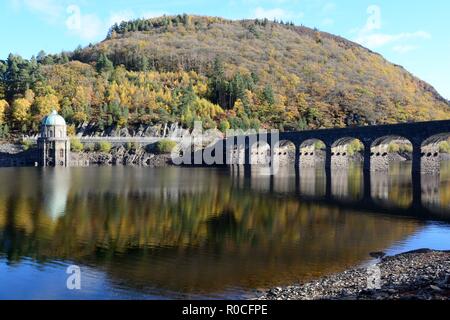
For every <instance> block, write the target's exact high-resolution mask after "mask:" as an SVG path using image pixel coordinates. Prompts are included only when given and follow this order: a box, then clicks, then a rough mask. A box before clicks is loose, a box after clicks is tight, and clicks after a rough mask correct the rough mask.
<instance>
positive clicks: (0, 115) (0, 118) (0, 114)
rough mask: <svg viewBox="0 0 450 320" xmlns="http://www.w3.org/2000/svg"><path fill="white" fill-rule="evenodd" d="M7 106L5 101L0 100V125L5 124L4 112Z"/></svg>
mask: <svg viewBox="0 0 450 320" xmlns="http://www.w3.org/2000/svg"><path fill="white" fill-rule="evenodd" d="M8 107H9V104H8V102H7V101H6V100H0V124H2V123H3V122H5V118H6V110H7V109H8Z"/></svg>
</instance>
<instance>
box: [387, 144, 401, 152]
mask: <svg viewBox="0 0 450 320" xmlns="http://www.w3.org/2000/svg"><path fill="white" fill-rule="evenodd" d="M388 152H389V153H398V152H400V146H399V145H398V144H396V143H393V142H392V143H390V144H389V146H388Z"/></svg>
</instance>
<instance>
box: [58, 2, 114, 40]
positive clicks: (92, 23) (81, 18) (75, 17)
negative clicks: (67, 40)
mask: <svg viewBox="0 0 450 320" xmlns="http://www.w3.org/2000/svg"><path fill="white" fill-rule="evenodd" d="M67 13H68V14H69V16H68V17H67V19H66V27H67V29H68V30H69V31H70V32H71V33H73V34H75V35H77V36H79V37H80V38H81V39H84V40H94V39H96V38H97V37H99V36H101V35H102V34H104V33H105V24H104V23H103V22H102V21H101V19H100V18H99V17H98V16H96V15H95V14H86V15H85V14H82V13H81V9H80V7H78V6H77V5H70V6H68V7H67Z"/></svg>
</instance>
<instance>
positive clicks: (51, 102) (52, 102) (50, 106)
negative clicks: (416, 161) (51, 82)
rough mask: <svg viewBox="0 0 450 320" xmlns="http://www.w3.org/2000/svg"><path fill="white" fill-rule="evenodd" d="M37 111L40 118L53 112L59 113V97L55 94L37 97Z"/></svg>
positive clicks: (35, 103) (35, 102)
mask: <svg viewBox="0 0 450 320" xmlns="http://www.w3.org/2000/svg"><path fill="white" fill-rule="evenodd" d="M34 105H35V106H36V110H37V113H38V115H39V116H42V117H43V116H45V115H47V114H49V113H50V112H52V111H53V110H56V111H59V109H60V106H59V101H58V97H57V96H55V95H54V94H48V95H46V96H43V97H37V98H36V99H35V101H34Z"/></svg>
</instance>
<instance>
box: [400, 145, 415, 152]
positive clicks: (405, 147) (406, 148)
mask: <svg viewBox="0 0 450 320" xmlns="http://www.w3.org/2000/svg"><path fill="white" fill-rule="evenodd" d="M400 152H407V153H412V152H413V146H412V145H411V144H410V143H406V144H402V145H401V146H400Z"/></svg>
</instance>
